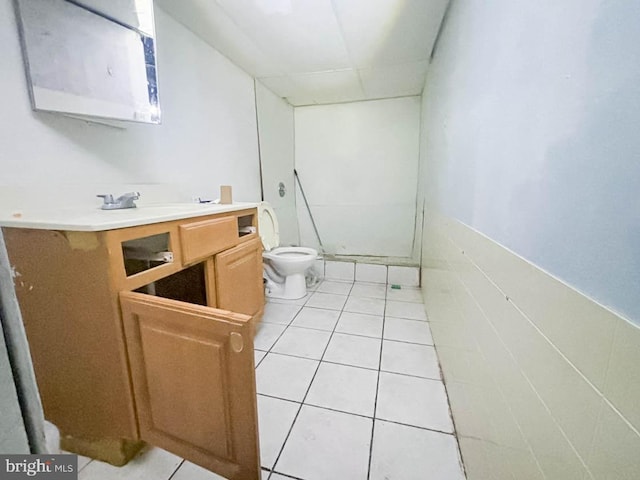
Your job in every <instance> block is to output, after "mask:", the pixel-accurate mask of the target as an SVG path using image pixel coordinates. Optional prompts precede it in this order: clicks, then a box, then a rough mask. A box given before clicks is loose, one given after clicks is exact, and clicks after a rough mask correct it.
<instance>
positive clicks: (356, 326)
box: [336, 312, 382, 338]
mask: <svg viewBox="0 0 640 480" xmlns="http://www.w3.org/2000/svg"><path fill="white" fill-rule="evenodd" d="M336 332H340V333H351V334H354V335H364V336H367V337H376V338H381V337H382V317H381V316H377V315H365V314H363V313H352V312H342V315H340V320H338V324H337V325H336Z"/></svg>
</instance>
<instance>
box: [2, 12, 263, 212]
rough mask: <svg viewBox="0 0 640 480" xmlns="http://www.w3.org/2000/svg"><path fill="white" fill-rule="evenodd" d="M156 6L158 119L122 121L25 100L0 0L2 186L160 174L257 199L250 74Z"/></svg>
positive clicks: (130, 179)
mask: <svg viewBox="0 0 640 480" xmlns="http://www.w3.org/2000/svg"><path fill="white" fill-rule="evenodd" d="M155 13H156V33H157V46H158V71H159V84H160V101H161V107H162V115H163V118H162V122H163V123H162V125H161V126H156V125H138V124H131V125H130V126H128V128H127V129H126V130H122V129H117V128H112V127H108V126H103V125H98V124H93V123H88V122H84V121H81V120H76V119H70V118H66V117H63V116H61V115H58V114H49V113H41V112H33V111H32V110H31V107H30V103H29V97H28V90H27V83H26V80H25V74H24V69H23V64H22V56H21V51H20V46H19V42H18V34H17V28H16V25H15V17H14V12H13V5H12V2H11V0H0V43H2V45H3V47H2V55H0V70H1V71H2V75H1V76H0V100H1V103H2V108H3V112H4V113H3V115H2V116H0V145H2V148H1V149H0V164H1V165H2V167H1V168H2V171H1V172H0V187H6V186H11V187H15V186H27V187H29V188H30V189H31V190H32V192H35V195H38V193H39V192H40V191H41V190H45V189H55V188H58V189H59V190H62V189H63V188H62V187H63V186H64V190H69V189H70V188H73V187H74V186H78V187H80V186H83V185H84V186H85V187H86V185H88V184H93V183H102V184H124V183H136V184H149V183H156V184H158V183H159V184H171V185H172V186H174V187H175V188H176V189H178V190H180V191H181V192H182V193H183V194H184V195H185V197H186V198H190V197H191V196H202V197H206V198H217V196H218V195H219V186H220V185H221V184H225V185H226V184H229V185H232V186H233V188H234V199H235V200H246V201H255V200H259V199H260V175H259V166H258V146H257V134H256V114H255V103H254V87H253V79H252V78H251V77H250V76H249V75H247V74H246V73H244V72H243V71H241V70H240V69H239V68H237V67H236V66H235V65H233V64H232V63H231V62H229V61H228V60H227V59H226V58H224V57H223V56H222V55H220V54H219V53H218V52H217V51H215V50H214V49H213V48H211V47H210V46H208V45H207V44H205V43H204V42H203V41H201V40H200V39H199V38H198V37H196V36H195V35H193V34H192V33H191V32H189V31H188V30H186V29H185V28H184V27H182V26H181V25H180V24H178V23H177V22H175V21H174V20H173V19H172V18H170V17H169V16H168V15H167V14H166V13H164V12H163V11H162V10H161V9H159V8H156V12H155ZM95 193H104V192H95ZM113 193H119V192H113ZM47 199H48V198H47Z"/></svg>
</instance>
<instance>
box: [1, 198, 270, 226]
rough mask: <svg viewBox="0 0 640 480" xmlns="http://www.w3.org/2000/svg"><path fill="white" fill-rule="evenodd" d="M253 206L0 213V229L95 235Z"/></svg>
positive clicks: (167, 205) (174, 205)
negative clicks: (12, 228)
mask: <svg viewBox="0 0 640 480" xmlns="http://www.w3.org/2000/svg"><path fill="white" fill-rule="evenodd" d="M258 205H259V204H258V203H255V202H252V203H250V202H234V203H232V204H228V205H220V204H214V203H159V204H147V205H144V204H143V205H141V204H140V203H138V207H136V208H127V209H123V210H102V209H100V208H99V207H95V206H87V207H66V208H58V209H54V208H50V209H48V208H46V207H44V208H42V209H39V208H27V209H24V210H19V209H14V210H6V209H0V226H2V227H19V228H37V229H42V230H74V231H85V232H97V231H102V230H113V229H115V228H124V227H134V226H136V225H148V224H150V223H158V222H167V221H170V220H179V219H182V218H192V217H199V216H202V215H212V214H215V213H226V212H234V211H236V210H243V209H246V208H255V207H257V206H258Z"/></svg>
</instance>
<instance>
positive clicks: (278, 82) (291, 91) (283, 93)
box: [258, 75, 300, 98]
mask: <svg viewBox="0 0 640 480" xmlns="http://www.w3.org/2000/svg"><path fill="white" fill-rule="evenodd" d="M258 81H259V82H260V83H262V84H263V85H264V86H265V87H267V88H268V89H269V90H271V91H272V92H273V93H275V94H276V95H278V96H279V97H283V98H284V97H289V96H291V95H295V94H297V93H298V92H299V90H300V87H298V85H296V83H294V81H293V80H291V79H290V78H289V77H287V76H286V75H281V76H279V77H260V78H258Z"/></svg>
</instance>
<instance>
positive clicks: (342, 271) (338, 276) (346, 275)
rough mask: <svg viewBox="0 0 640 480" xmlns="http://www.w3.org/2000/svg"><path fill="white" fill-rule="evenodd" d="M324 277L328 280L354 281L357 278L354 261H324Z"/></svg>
mask: <svg viewBox="0 0 640 480" xmlns="http://www.w3.org/2000/svg"><path fill="white" fill-rule="evenodd" d="M324 278H325V279H327V280H347V281H349V282H353V281H354V279H355V267H354V264H353V262H333V261H330V260H327V261H326V262H324Z"/></svg>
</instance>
